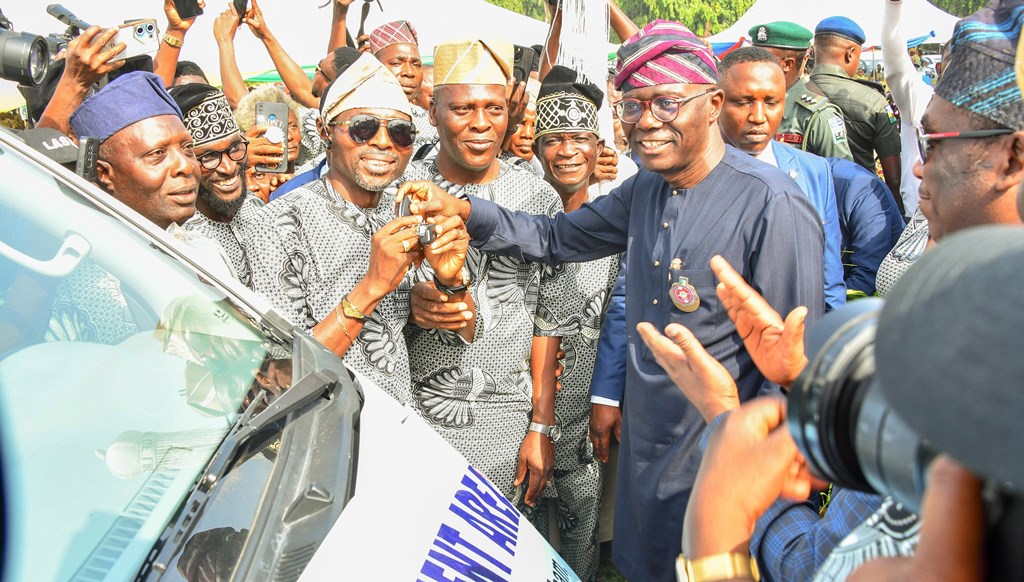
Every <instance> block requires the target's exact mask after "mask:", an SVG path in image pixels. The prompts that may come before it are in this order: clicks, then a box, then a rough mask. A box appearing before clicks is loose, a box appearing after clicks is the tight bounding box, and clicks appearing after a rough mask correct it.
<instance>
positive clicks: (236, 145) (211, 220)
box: [168, 83, 263, 287]
mask: <svg viewBox="0 0 1024 582" xmlns="http://www.w3.org/2000/svg"><path fill="white" fill-rule="evenodd" d="M168 92H169V93H170V94H171V97H172V98H173V99H174V102H175V103H177V104H178V107H180V108H181V111H182V115H183V119H184V122H185V129H187V130H188V132H189V133H190V134H191V135H192V140H193V148H194V149H193V151H194V152H195V155H196V159H198V160H199V166H200V174H199V196H198V198H196V213H195V215H194V216H193V217H192V218H191V219H190V220H189V221H188V222H186V223H185V228H186V229H188V230H193V231H198V232H200V233H201V234H203V235H205V236H206V237H208V238H211V239H213V240H215V241H217V242H218V243H219V244H220V246H221V248H223V249H224V252H225V253H226V254H227V256H228V258H229V259H230V260H231V266H232V267H233V268H234V270H235V273H237V274H238V279H239V280H240V281H241V282H242V283H243V284H245V285H246V286H248V287H252V268H251V267H250V262H249V257H248V254H247V248H246V244H245V241H246V239H247V238H251V237H249V234H250V232H251V230H252V228H253V224H254V223H255V215H256V212H257V210H258V209H259V207H260V206H262V205H263V202H262V201H261V200H260V199H259V198H257V197H256V196H254V195H252V194H250V193H249V192H247V191H246V188H245V167H246V152H247V147H248V145H249V142H248V141H247V140H246V139H245V138H244V137H242V134H241V132H239V131H238V125H237V124H236V123H235V118H234V117H233V116H232V114H231V108H230V107H229V106H228V102H227V99H226V98H225V97H224V93H222V92H221V91H219V90H217V89H215V88H214V87H211V86H210V85H205V84H203V83H188V84H185V85H178V86H176V87H172V88H171V89H170V90H169V91H168Z"/></svg>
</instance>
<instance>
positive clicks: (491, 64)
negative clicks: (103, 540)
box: [434, 39, 515, 86]
mask: <svg viewBox="0 0 1024 582" xmlns="http://www.w3.org/2000/svg"><path fill="white" fill-rule="evenodd" d="M514 55H515V50H514V48H513V47H512V43H510V42H508V41H506V40H500V39H473V40H458V41H451V42H446V43H442V44H440V45H438V47H437V49H435V50H434V85H435V86H439V85H502V86H505V85H507V84H508V80H509V79H510V78H511V77H512V60H513V58H514Z"/></svg>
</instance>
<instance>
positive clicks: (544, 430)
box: [528, 422, 562, 443]
mask: <svg viewBox="0 0 1024 582" xmlns="http://www.w3.org/2000/svg"><path fill="white" fill-rule="evenodd" d="M528 430H532V431H533V432H539V433H540V434H542V435H544V436H546V437H548V438H549V439H551V442H553V443H557V442H558V438H559V437H561V436H562V427H560V426H558V424H541V423H539V422H531V423H530V428H529V429H528Z"/></svg>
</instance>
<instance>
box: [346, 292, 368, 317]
mask: <svg viewBox="0 0 1024 582" xmlns="http://www.w3.org/2000/svg"><path fill="white" fill-rule="evenodd" d="M341 311H342V312H343V313H344V314H345V317H347V318H349V319H355V320H357V321H362V320H364V319H366V315H364V314H363V312H362V311H360V310H359V308H358V307H356V306H355V305H353V304H352V302H351V301H349V300H348V295H346V296H344V297H342V298H341Z"/></svg>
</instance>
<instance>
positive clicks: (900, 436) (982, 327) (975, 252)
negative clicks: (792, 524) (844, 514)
mask: <svg viewBox="0 0 1024 582" xmlns="http://www.w3.org/2000/svg"><path fill="white" fill-rule="evenodd" d="M1022 260H1024V230H1021V231H1019V232H1018V231H1016V230H1014V229H1007V228H1005V227H1002V228H999V227H995V228H993V229H971V231H968V232H965V233H960V234H957V235H953V236H951V237H948V238H947V239H944V240H943V241H942V244H940V245H938V246H937V247H936V248H935V249H934V250H932V251H929V253H927V254H926V255H925V256H923V257H922V258H921V259H920V260H919V261H918V264H916V265H914V266H913V267H911V269H910V270H909V271H908V272H907V273H906V274H904V275H903V278H902V279H901V280H900V282H899V284H898V285H897V286H896V288H895V289H894V290H893V292H892V294H891V295H890V297H889V298H888V299H887V300H886V301H884V302H883V301H882V300H881V299H862V300H858V301H856V302H854V303H851V304H849V305H847V306H846V307H844V308H842V309H838V310H836V311H834V312H832V313H829V314H828V315H826V316H825V317H824V318H823V319H822V320H821V321H820V322H819V323H818V324H817V325H816V326H814V327H813V328H812V329H811V330H810V331H809V333H808V334H807V340H806V351H807V358H808V365H807V367H806V368H805V369H804V371H803V372H802V373H801V374H800V376H799V378H797V380H796V382H794V383H793V385H792V387H791V389H790V395H789V405H788V413H787V424H788V427H789V430H790V433H791V434H792V435H793V439H794V440H795V441H796V444H797V446H798V447H799V449H800V451H801V453H803V455H804V457H805V458H806V459H807V463H808V467H809V468H810V470H811V472H812V473H814V474H815V475H817V476H819V477H822V478H825V479H827V480H829V481H832V482H833V483H835V484H836V485H839V486H842V487H845V488H847V489H855V490H860V491H865V492H869V493H879V494H881V495H891V496H892V497H893V498H894V499H895V500H897V501H899V502H901V503H902V504H903V505H904V506H905V507H907V508H908V509H911V510H913V511H919V510H920V506H921V499H922V496H923V494H924V489H925V485H926V477H927V470H928V466H929V464H930V463H931V461H932V460H933V459H934V458H935V457H936V456H937V455H939V454H941V453H947V454H949V455H950V456H952V457H953V458H955V459H956V460H957V461H959V462H960V463H961V464H963V465H965V466H966V467H968V468H969V469H970V470H971V471H972V472H974V473H975V474H977V475H979V476H981V477H982V478H984V479H986V483H985V488H984V493H983V497H984V500H985V505H986V518H987V519H988V531H987V542H986V553H987V558H988V566H989V573H990V579H1014V580H1020V579H1024V557H1022V556H1021V554H1020V552H1019V551H1018V548H1016V547H1015V545H1016V544H1017V543H1018V542H1019V540H1020V539H1022V536H1024V503H1022V499H1024V459H1021V458H1020V456H1019V450H1020V449H1019V446H1020V444H1021V442H1020V440H1021V439H1020V438H1019V436H1020V433H1021V431H1022V430H1024V429H1021V428H1020V422H1019V415H1020V413H1021V410H1022V409H1024V386H1022V384H1024V382H1022V381H1024V359H1022V358H1021V357H1020V355H1019V354H1018V353H1017V352H1018V351H1019V346H1020V345H1021V343H1022V342H1021V340H1022V339H1024V331H1022V330H1024V312H1022V311H1021V310H1020V309H1019V307H1018V305H1017V302H1018V300H1017V298H1016V296H1015V293H1013V291H1014V290H1015V289H1018V288H1020V287H1019V285H1018V283H1017V280H1018V279H1019V280H1020V283H1021V284H1024V270H1022V269H1021V268H1020V264H1021V261H1022ZM883 307H884V309H883ZM1018 314H1019V315H1018ZM876 332H877V334H876ZM876 348H877V349H876ZM951 543H955V540H951ZM997 573H998V574H997ZM992 574H995V576H996V577H995V578H992V576H991V575H992Z"/></svg>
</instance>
